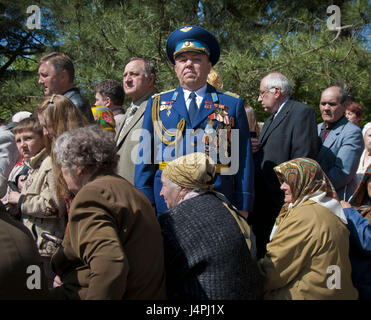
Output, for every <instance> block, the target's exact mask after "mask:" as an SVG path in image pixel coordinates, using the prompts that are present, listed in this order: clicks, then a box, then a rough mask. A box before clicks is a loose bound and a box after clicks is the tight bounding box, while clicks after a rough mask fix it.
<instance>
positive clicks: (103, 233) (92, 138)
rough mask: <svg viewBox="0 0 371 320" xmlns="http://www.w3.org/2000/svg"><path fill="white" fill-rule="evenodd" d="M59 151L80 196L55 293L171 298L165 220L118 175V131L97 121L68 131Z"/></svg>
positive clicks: (60, 255) (59, 255)
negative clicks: (162, 224) (166, 276)
mask: <svg viewBox="0 0 371 320" xmlns="http://www.w3.org/2000/svg"><path fill="white" fill-rule="evenodd" d="M53 153H54V155H55V157H56V161H57V163H59V164H60V166H61V170H62V174H63V177H64V179H65V181H66V183H67V186H68V188H69V190H70V191H71V192H73V193H74V194H75V198H74V199H73V201H72V205H71V208H70V213H69V218H68V225H67V230H66V234H65V237H64V239H63V242H62V245H61V247H60V248H59V249H58V250H57V251H56V253H55V254H54V256H53V258H52V267H53V269H54V270H55V272H56V273H57V275H59V277H60V280H61V283H62V285H61V286H59V287H57V288H55V289H54V290H53V291H54V292H53V297H54V298H67V299H163V298H165V282H164V262H163V260H164V255H163V244H162V237H161V230H160V225H159V224H158V221H157V219H156V216H155V213H154V211H153V208H152V206H151V204H150V202H149V201H148V200H147V198H146V197H145V196H144V195H143V194H142V193H141V192H140V191H139V190H137V189H136V188H134V187H133V186H132V185H131V184H130V183H129V182H127V181H126V180H125V179H123V178H121V177H119V176H117V175H116V174H114V173H113V172H114V170H115V168H116V165H117V160H118V156H117V155H116V149H115V142H114V140H113V136H112V134H110V133H109V132H108V131H106V130H102V129H100V127H99V126H97V125H93V126H88V127H83V128H79V129H75V130H72V131H70V132H65V133H63V134H62V135H61V136H60V137H59V138H58V139H57V140H56V141H55V144H54V147H53ZM58 280H59V279H56V281H55V282H56V283H57V282H58Z"/></svg>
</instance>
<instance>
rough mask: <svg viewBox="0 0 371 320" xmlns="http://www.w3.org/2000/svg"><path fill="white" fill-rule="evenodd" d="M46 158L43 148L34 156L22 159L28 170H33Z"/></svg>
mask: <svg viewBox="0 0 371 320" xmlns="http://www.w3.org/2000/svg"><path fill="white" fill-rule="evenodd" d="M47 156H48V154H47V153H46V149H45V148H44V149H42V150H41V151H40V152H39V153H38V154H36V155H35V156H33V157H31V158H29V159H24V164H25V165H26V166H27V167H29V168H30V169H35V168H36V167H37V166H38V165H39V164H40V163H41V161H43V160H44V159H45V158H46V157H47Z"/></svg>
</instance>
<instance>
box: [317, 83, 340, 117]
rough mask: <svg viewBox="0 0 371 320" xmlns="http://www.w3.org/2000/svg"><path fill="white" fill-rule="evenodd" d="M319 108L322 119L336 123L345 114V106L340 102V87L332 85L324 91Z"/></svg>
mask: <svg viewBox="0 0 371 320" xmlns="http://www.w3.org/2000/svg"><path fill="white" fill-rule="evenodd" d="M319 108H320V110H321V115H322V119H323V121H324V122H326V123H334V122H336V121H338V120H339V119H340V118H341V117H342V116H343V115H344V113H345V108H344V107H343V105H342V104H341V103H340V90H339V88H338V87H330V88H327V89H326V90H325V91H323V93H322V95H321V102H320V105H319Z"/></svg>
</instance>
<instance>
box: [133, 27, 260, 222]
mask: <svg viewBox="0 0 371 320" xmlns="http://www.w3.org/2000/svg"><path fill="white" fill-rule="evenodd" d="M166 51H167V56H168V59H169V60H170V62H171V63H172V64H174V70H175V73H176V75H177V77H178V80H179V83H180V86H179V87H177V88H176V89H172V90H169V91H167V92H163V93H160V94H157V95H154V96H152V97H151V99H150V100H149V101H148V105H147V109H146V111H145V113H144V120H143V131H142V136H141V138H142V140H141V142H140V146H139V153H138V159H137V164H136V167H135V186H136V187H137V188H139V189H140V190H142V191H143V192H144V194H145V195H146V196H147V197H148V198H149V200H150V201H151V203H152V204H153V205H156V211H157V215H160V214H161V213H163V212H165V211H166V210H167V207H166V204H165V202H164V198H163V196H161V195H160V191H161V188H162V183H161V173H162V170H163V169H164V168H165V167H166V165H167V163H168V162H169V161H171V160H174V159H175V158H178V157H180V156H183V155H185V154H189V153H193V152H203V153H207V154H209V156H210V157H211V158H212V160H213V161H214V162H215V163H216V166H217V174H216V178H215V182H214V187H215V190H217V191H219V192H221V193H223V194H225V195H226V196H227V198H228V199H229V200H230V201H231V202H232V203H233V204H234V205H235V206H236V207H237V209H239V210H240V211H241V213H242V214H244V215H245V216H246V215H247V212H248V211H251V210H252V208H253V201H254V190H253V189H254V171H253V170H254V168H253V162H252V154H251V146H250V135H249V126H248V122H247V117H246V113H245V110H244V107H243V100H242V99H241V98H240V97H239V96H237V95H236V94H233V93H230V92H227V91H223V90H219V89H216V88H215V87H213V86H211V85H210V84H208V83H207V77H208V74H209V72H210V70H211V67H212V66H213V65H215V64H216V63H217V61H218V59H219V55H220V48H219V43H218V41H217V40H216V38H215V37H214V35H213V34H211V33H210V32H209V31H208V30H206V29H203V28H201V27H198V26H184V27H181V28H178V29H176V30H175V31H174V32H173V33H171V35H170V36H169V38H168V39H167V42H166Z"/></svg>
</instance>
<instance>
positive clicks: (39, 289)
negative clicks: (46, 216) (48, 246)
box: [0, 203, 48, 300]
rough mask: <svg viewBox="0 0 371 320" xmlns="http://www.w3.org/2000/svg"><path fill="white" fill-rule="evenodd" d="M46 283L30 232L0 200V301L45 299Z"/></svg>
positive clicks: (46, 293)
mask: <svg viewBox="0 0 371 320" xmlns="http://www.w3.org/2000/svg"><path fill="white" fill-rule="evenodd" d="M47 296H48V284H47V282H46V278H45V275H44V270H43V268H42V266H41V258H40V255H39V253H38V251H37V247H36V244H35V242H34V239H33V238H32V235H31V233H30V231H29V230H28V229H27V228H26V227H25V226H24V225H22V224H21V223H20V222H18V221H16V220H14V219H13V218H11V217H9V216H8V215H7V213H6V212H5V209H4V207H3V205H2V204H1V203H0V300H8V299H11V300H13V299H17V300H18V299H21V300H23V299H46V298H47Z"/></svg>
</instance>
